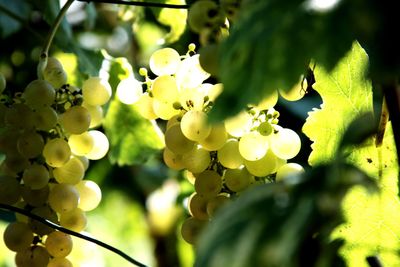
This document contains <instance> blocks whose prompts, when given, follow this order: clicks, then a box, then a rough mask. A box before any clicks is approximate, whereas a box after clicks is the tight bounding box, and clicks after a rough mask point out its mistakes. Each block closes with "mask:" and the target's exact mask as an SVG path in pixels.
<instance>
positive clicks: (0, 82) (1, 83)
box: [0, 72, 7, 94]
mask: <svg viewBox="0 0 400 267" xmlns="http://www.w3.org/2000/svg"><path fill="white" fill-rule="evenodd" d="M6 84H7V83H6V78H5V77H4V75H3V73H1V72H0V94H2V93H3V91H4V89H6Z"/></svg>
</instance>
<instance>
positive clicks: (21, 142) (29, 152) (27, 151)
mask: <svg viewBox="0 0 400 267" xmlns="http://www.w3.org/2000/svg"><path fill="white" fill-rule="evenodd" d="M43 147H44V140H43V137H42V136H41V135H40V134H39V133H37V132H36V131H26V132H24V133H23V134H21V135H20V136H19V138H18V141H17V148H18V152H19V153H20V154H21V155H22V156H24V157H26V158H35V157H37V156H39V155H40V154H42V150H43Z"/></svg>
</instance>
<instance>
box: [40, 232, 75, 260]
mask: <svg viewBox="0 0 400 267" xmlns="http://www.w3.org/2000/svg"><path fill="white" fill-rule="evenodd" d="M44 245H45V248H46V249H47V252H49V254H50V255H51V256H53V257H55V258H64V257H66V256H68V255H69V253H71V251H72V238H71V236H70V235H68V234H66V233H63V232H59V231H54V232H52V233H50V234H49V235H48V236H47V238H46V241H45V243H44Z"/></svg>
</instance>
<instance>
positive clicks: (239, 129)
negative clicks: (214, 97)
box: [225, 111, 253, 137]
mask: <svg viewBox="0 0 400 267" xmlns="http://www.w3.org/2000/svg"><path fill="white" fill-rule="evenodd" d="M252 120H253V118H252V116H251V115H250V114H249V113H247V112H246V111H242V112H240V113H238V114H237V115H235V116H234V117H230V118H228V119H227V120H225V129H226V131H227V132H228V133H229V134H230V135H232V136H234V137H241V136H242V135H243V134H244V133H246V132H248V131H249V130H250V128H251V126H252Z"/></svg>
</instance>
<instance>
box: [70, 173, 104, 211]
mask: <svg viewBox="0 0 400 267" xmlns="http://www.w3.org/2000/svg"><path fill="white" fill-rule="evenodd" d="M75 188H76V189H77V190H78V192H79V195H80V198H79V204H78V208H80V209H81V210H83V211H91V210H93V209H95V208H96V207H97V206H98V205H99V204H100V201H101V190H100V187H99V186H98V185H97V184H96V183H95V182H93V181H91V180H82V181H80V182H79V183H78V184H77V185H75Z"/></svg>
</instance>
